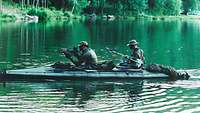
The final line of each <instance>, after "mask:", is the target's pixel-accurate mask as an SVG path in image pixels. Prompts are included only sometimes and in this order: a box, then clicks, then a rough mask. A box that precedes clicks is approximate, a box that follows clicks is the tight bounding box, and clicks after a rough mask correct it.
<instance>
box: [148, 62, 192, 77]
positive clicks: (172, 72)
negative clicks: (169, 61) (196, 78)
mask: <svg viewBox="0 0 200 113" xmlns="http://www.w3.org/2000/svg"><path fill="white" fill-rule="evenodd" d="M146 70H147V71H149V72H153V73H164V74H166V75H169V78H170V79H171V80H175V79H189V77H190V75H189V74H188V73H187V72H178V71H176V69H174V68H173V67H170V66H163V65H160V64H149V65H148V66H147V67H146Z"/></svg>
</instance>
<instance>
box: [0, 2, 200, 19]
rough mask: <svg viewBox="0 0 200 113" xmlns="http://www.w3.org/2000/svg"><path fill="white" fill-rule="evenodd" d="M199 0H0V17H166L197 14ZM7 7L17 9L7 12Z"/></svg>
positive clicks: (199, 7)
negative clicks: (15, 11)
mask: <svg viewBox="0 0 200 113" xmlns="http://www.w3.org/2000/svg"><path fill="white" fill-rule="evenodd" d="M199 4H200V0H3V3H2V0H0V11H1V12H2V13H1V14H2V15H1V16H0V18H10V16H11V19H14V18H13V16H14V17H16V18H17V19H18V18H19V17H20V16H22V17H23V15H26V14H28V15H34V16H38V17H39V19H40V20H52V19H69V18H82V17H83V16H80V15H90V14H96V15H98V16H105V15H114V16H116V17H148V18H149V17H153V18H154V17H155V16H156V17H157V16H161V17H166V16H179V15H180V14H182V15H200V11H199V9H200V5H199ZM8 7H12V9H16V10H20V11H19V12H20V13H19V14H18V15H17V14H16V13H14V14H12V13H11V12H10V13H8V12H6V10H7V9H8Z"/></svg>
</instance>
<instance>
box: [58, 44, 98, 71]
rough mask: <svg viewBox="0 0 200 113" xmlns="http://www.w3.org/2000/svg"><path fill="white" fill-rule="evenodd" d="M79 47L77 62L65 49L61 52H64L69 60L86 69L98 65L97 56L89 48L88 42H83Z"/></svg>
mask: <svg viewBox="0 0 200 113" xmlns="http://www.w3.org/2000/svg"><path fill="white" fill-rule="evenodd" d="M78 47H79V50H80V52H79V53H77V54H76V55H75V57H76V58H77V60H74V59H73V58H72V56H71V55H69V54H68V52H67V51H66V50H65V49H61V52H63V53H64V54H65V56H66V58H69V59H70V60H71V61H72V63H74V64H75V65H76V66H83V67H85V68H92V67H94V66H95V65H96V64H97V55H96V53H95V52H94V50H92V49H91V48H89V45H88V43H87V42H86V41H81V42H80V43H79V45H78Z"/></svg>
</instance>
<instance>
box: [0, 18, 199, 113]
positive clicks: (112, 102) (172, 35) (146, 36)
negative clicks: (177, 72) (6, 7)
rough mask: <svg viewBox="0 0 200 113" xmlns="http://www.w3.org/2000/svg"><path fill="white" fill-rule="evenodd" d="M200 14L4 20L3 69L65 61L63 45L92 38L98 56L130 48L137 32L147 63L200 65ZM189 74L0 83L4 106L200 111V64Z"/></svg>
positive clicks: (0, 38)
mask: <svg viewBox="0 0 200 113" xmlns="http://www.w3.org/2000/svg"><path fill="white" fill-rule="evenodd" d="M199 26H200V22H199V21H194V20H193V21H180V20H179V21H178V20H173V21H148V20H136V21H112V22H107V21H97V22H95V23H80V22H55V23H38V24H35V23H0V69H16V68H30V67H37V66H42V65H46V64H51V63H53V62H55V61H66V59H65V58H64V57H63V56H62V55H61V54H60V53H59V51H58V49H59V48H61V47H71V46H75V45H76V44H77V43H78V42H79V41H81V40H86V41H88V42H89V43H90V45H91V47H92V48H94V49H95V51H96V52H97V54H98V57H99V59H100V60H105V59H112V60H114V61H115V62H116V63H117V62H119V59H120V57H119V56H114V55H111V54H110V53H109V52H108V51H107V50H106V49H105V47H109V48H114V49H116V50H117V51H119V52H121V53H124V54H129V50H128V48H127V47H126V43H127V42H128V41H129V40H131V39H132V38H133V37H135V38H136V39H137V40H138V42H139V45H140V47H141V48H142V49H143V50H144V52H145V57H146V63H147V64H148V63H160V64H164V65H171V66H174V67H176V68H186V69H189V68H199V67H200V64H199V62H200V59H199V58H200V53H199V49H200V38H199V33H200V32H199V31H200V27H199ZM190 72H192V73H194V76H193V77H192V78H191V79H189V80H181V81H166V80H158V79H156V80H136V79H131V80H88V79H80V80H63V81H53V80H44V81H4V82H1V83H0V112H14V113H17V112H41V113H44V112H48V113H49V112H53V113H55V112H59V113H60V112H67V113H68V112H75V113H77V112H81V113H82V112H92V113H93V112H115V113H118V112H144V113H145V112H146V113H149V112H160V113H163V112H199V109H200V108H199V104H200V100H199V99H200V95H199V93H200V90H199V87H200V83H199V78H200V77H199V71H198V70H193V71H190Z"/></svg>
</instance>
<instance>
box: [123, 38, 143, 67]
mask: <svg viewBox="0 0 200 113" xmlns="http://www.w3.org/2000/svg"><path fill="white" fill-rule="evenodd" d="M137 44H138V43H137V41H136V40H131V41H129V44H127V46H129V47H130V49H131V50H132V53H131V55H130V56H126V57H124V59H123V63H120V65H121V66H124V67H126V68H134V69H139V68H142V67H143V65H144V56H143V54H144V52H143V50H142V49H140V48H139V47H137Z"/></svg>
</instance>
